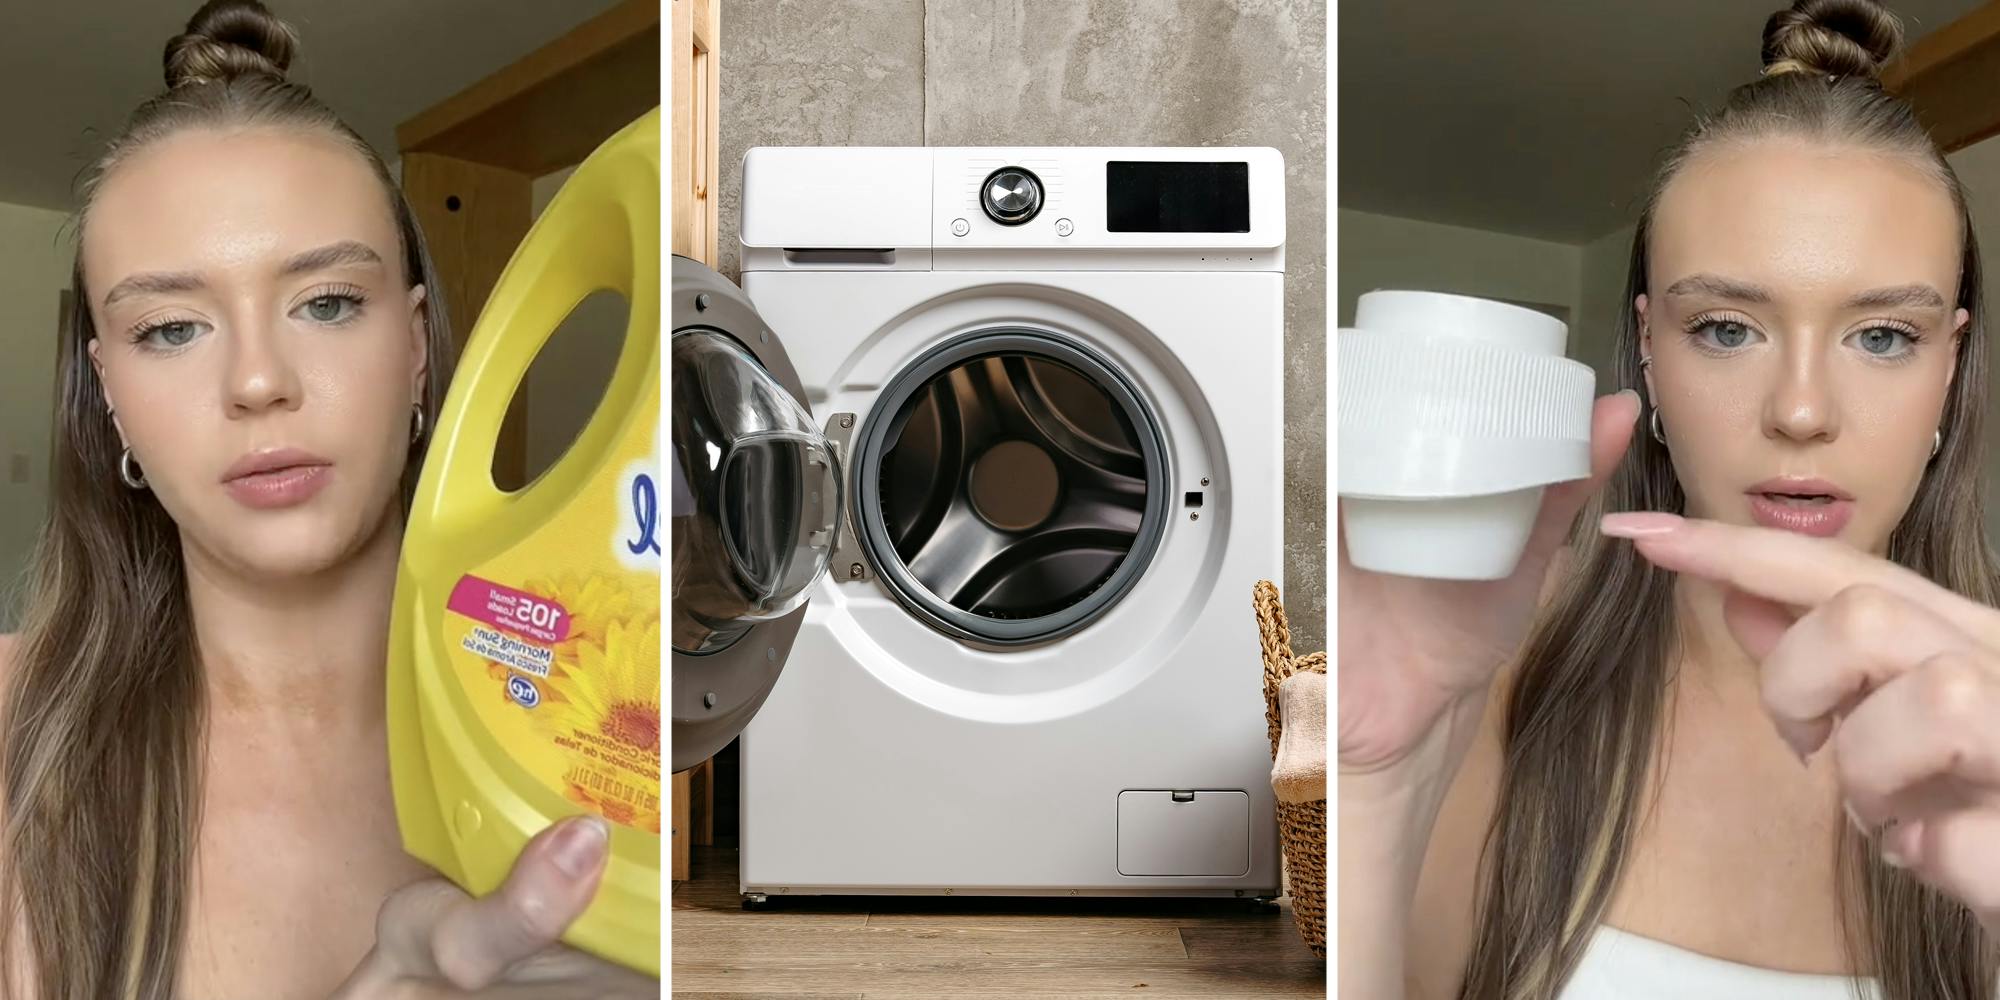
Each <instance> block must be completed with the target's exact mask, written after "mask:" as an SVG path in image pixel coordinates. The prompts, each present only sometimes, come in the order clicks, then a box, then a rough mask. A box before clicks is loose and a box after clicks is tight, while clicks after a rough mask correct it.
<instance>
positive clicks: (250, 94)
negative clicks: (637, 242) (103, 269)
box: [0, 0, 452, 1000]
mask: <svg viewBox="0 0 2000 1000" xmlns="http://www.w3.org/2000/svg"><path fill="white" fill-rule="evenodd" d="M295 46H296V38H295V36H294V35H293V34H292V31H291V29H290V28H289V27H288V26H286V25H285V24H284V23H283V22H282V21H279V20H277V19H276V18H275V17H273V16H272V15H271V13H270V12H269V11H268V10H266V9H265V8H264V7H263V6H262V5H261V4H259V3H256V2H254V0H217V2H211V3H209V4H208V5H206V6H204V7H203V8H201V10H200V11H198V12H197V13H196V14H195V15H194V17H193V19H192V20H190V21H189V23H188V27H187V32H186V33H185V34H183V35H180V36H178V37H176V38H174V39H173V40H172V41H171V42H169V43H168V45H167V51H166V58H165V63H166V76H167V84H168V89H167V90H166V91H165V92H164V93H162V94H160V95H159V96H157V97H154V98H153V99H151V100H148V101H147V102H145V103H144V104H142V105H140V106H139V108H138V109H137V110H136V111H134V112H133V114H132V117H131V120H130V122H129V123H128V124H127V126H126V128H125V129H124V131H123V132H122V134H120V135H119V136H118V138H116V139H115V140H113V142H112V143H111V144H110V146H109V148H108V149H107V151H106V152H105V153H104V155H103V157H102V158H101V159H100V160H99V161H98V162H97V163H96V164H95V165H94V166H93V167H92V168H91V169H90V170H89V171H88V172H87V173H86V175H85V179H84V181H83V184H82V201H83V209H82V212H81V213H80V214H79V219H81V218H82V216H83V214H87V213H88V212H89V206H90V199H91V196H92V194H93V193H94V192H95V191H96V189H97V188H98V186H99V185H100V184H101V182H102V180H103V178H104V177H105V176H106V175H108V174H109V173H110V172H112V171H113V170H115V169H116V167H117V165H118V164H119V163H120V162H122V161H123V160H124V159H126V158H128V157H130V156H131V155H132V154H133V153H135V152H136V151H138V150H141V149H144V148H146V147H147V146H150V145H152V144H153V143H156V142H158V141H160V140H161V139H163V138H166V137H167V136H171V135H174V134H177V133H181V132H183V131H186V130H190V129H235V128H274V129H283V130H290V131H297V132H305V133H310V134H321V135H327V136H332V137H334V138H336V139H338V140H340V141H341V142H342V143H343V144H344V145H345V146H346V147H348V148H349V149H351V150H352V151H353V154H354V155H356V156H359V157H361V158H362V159H363V160H365V161H366V162H367V163H368V165H369V167H370V168H371V169H372V171H373V172H374V174H375V176H376V178H377V179H378V180H379V181H380V182H381V185H382V192H383V196H384V197H385V198H386V199H388V203H389V206H390V208H391V211H392V212H393V213H394V216H395V220H396V225H397V228H398V230H399V231H400V234H401V242H402V260H401V264H402V270H403V275H404V280H405V281H406V283H408V284H410V285H415V284H418V283H421V284H423V285H425V286H426V288H427V291H428V294H427V295H426V297H425V299H424V305H423V309H424V317H425V321H426V323H427V324H428V327H429V335H428V341H427V343H428V350H429V359H428V370H429V376H428V379H427V381H426V386H425V390H424V398H423V400H422V404H421V405H422V409H423V414H424V423H425V426H428V427H435V426H436V416H437V413H438V408H439V404H440V402H441V401H442V399H443V395H444V391H445V387H446V385H447V383H448V382H449V380H450V372H451V362H452V340H451V334H450V330H449V326H448V324H447V318H446V315H445V310H444V297H443V294H442V289H441V288H440V287H439V285H438V279H437V272H436V269H435V268H433V267H432V265H431V260H430V255H429V253H428V251H427V250H426V248H425V246H424V240H423V233H422V231H421V230H420V229H419V228H418V226H417V222H416V218H415V216H414V215H413V214H412V212H411V210H410V206H409V204H408V202H407V201H405V199H404V198H403V195H402V192H401V191H400V190H399V189H398V188H397V187H396V184H395V182H394V181H393V180H392V179H391V178H390V176H389V173H388V170H387V169H386V168H385V167H384V165H383V163H382V160H381V158H380V157H379V156H377V155H376V154H375V152H374V151H373V150H372V149H371V148H370V147H369V146H368V144H367V143H366V142H365V141H364V140H363V139H362V138H361V137H360V136H359V135H357V134H356V133H355V132H354V131H353V130H352V129H350V128H348V126H347V125H345V124H344V123H342V122H341V120H340V119H339V118H338V117H337V116H335V115H334V114H333V112H332V111H330V110H328V109H327V108H326V106H325V105H323V104H321V103H320V102H319V101H318V100H317V99H316V98H314V97H313V96H312V94H311V92H310V91H309V90H307V89H306V88H305V87H303V86H300V85H298V84H295V83H292V82H289V81H287V80H286V79H285V78H284V71H285V68H286V67H287V66H288V65H289V62H290V59H291V54H292V51H293V49H294V47H295ZM100 222H101V224H102V225H105V226H115V225H116V224H117V223H116V221H115V220H100ZM83 229H84V227H83V226H81V225H78V226H77V227H76V230H77V233H78V246H77V253H76V264H75V266H74V268H73V269H72V278H71V281H72V288H73V289H74V300H75V303H76V305H75V308H74V309H73V310H72V311H71V313H70V317H69V322H68V325H67V327H66V328H65V329H64V331H63V336H62V344H61V348H60V351H59V354H58V358H57V372H56V412H55V441H54V471H53V494H52V497H51V500H50V503H49V507H48V515H47V520H46V522H45V524H44V526H43V530H42V535H41V540H40V543H39V545H38V547H37V549H36V552H35V557H34V568H33V570H32V572H31V574H30V576H29V578H28V588H29V589H28V592H27V597H28V601H27V608H26V613H25V616H24V620H23V629H22V633H21V637H20V641H19V643H18V645H17V646H16V648H15V652H14V656H13V663H12V665H11V672H10V674H9V675H8V677H7V678H6V691H5V702H4V712H5V714H4V716H0V718H4V720H5V723H6V730H5V734H4V739H3V740H0V788H4V803H5V823H6V827H5V838H4V846H0V899H4V900H6V902H7V906H8V908H9V913H8V917H9V919H7V920H6V921H4V923H0V966H4V965H5V964H6V963H7V962H8V961H26V962H27V963H29V967H28V969H27V970H26V971H27V972H28V975H26V976H23V975H21V971H22V970H11V971H10V970H6V969H4V968H0V981H4V982H5V983H6V984H7V986H6V992H7V993H8V994H9V995H11V994H12V992H13V989H12V986H13V984H14V983H16V982H19V981H22V980H30V981H33V982H35V983H36V984H37V986H36V990H35V993H36V995H37V996H38V997H43V998H57V1000H103V998H107V997H125V998H138V997H145V998H154V997H170V996H173V995H174V990H175V981H176V977H177V974H178V971H179V965H180V957H181V950H182V942H183V936H184V932H185V918H186V908H187V900H188V894H189V869H190V864H191V858H192V854H193V851H194V845H195V843H196V839H197V831H198V826H199V821H200V816H199V812H200V803H201V790H200V789H201V780H202V779H201V760H202V747H203V739H204V726H205V720H206V704H205V698H204V688H203V683H202V673H201V667H200V652H199V650H198V649H197V647H196V637H195V634H194V627H193V621H192V615H191V612H190V610H189V605H188V593H187V579H186V574H185V565H184V563H183V560H182V553H181V541H180V535H179V532H178V530H177V528H176V527H175V524H174V522H173V520H172V518H170V517H169V516H168V514H167V512H166V510H165V509H164V508H162V507H161V506H160V503H159V501H158V500H157V499H155V498H154V496H153V495H152V493H151V492H149V491H145V490H133V489H128V488H126V486H125V485H124V484H123V483H122V481H121V480H120V477H119V459H120V454H121V445H120V443H119V437H118V434H117V431H116V429H115V428H114V427H113V425H112V423H111V419H110V417H109V415H108V413H107V406H106V402H105V397H104V391H103V387H102V386H101V385H100V384H99V382H98V379H97V377H96V374H95V372H94V370H93V368H92V366H91V363H90V354H89V344H90V342H91V340H92V339H93V338H94V337H96V336H97V330H96V327H95V325H94V324H93V322H92V320H91V311H90V307H89V302H90V294H89V291H88V289H87V286H86V283H85V280H84V272H83V248H82V233H83ZM425 440H426V441H427V440H428V438H426V439H425ZM422 459H423V451H422V445H421V444H419V445H417V446H414V447H412V449H411V452H410V456H409V464H408V467H407V468H406V470H405V472H404V475H403V480H402V493H401V495H402V500H403V505H404V508H405V509H407V506H408V502H409V498H410V495H411V492H412V491H413V489H414V486H415V483H416V478H417V476H418V474H419V472H420V470H421V467H422ZM23 937H24V939H22V938H23Z"/></svg>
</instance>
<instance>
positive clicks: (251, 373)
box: [82, 129, 426, 578]
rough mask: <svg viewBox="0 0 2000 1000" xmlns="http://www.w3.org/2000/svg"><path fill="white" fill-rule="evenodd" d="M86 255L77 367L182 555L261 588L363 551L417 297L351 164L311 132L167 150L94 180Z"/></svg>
mask: <svg viewBox="0 0 2000 1000" xmlns="http://www.w3.org/2000/svg"><path fill="white" fill-rule="evenodd" d="M82 238H83V268H84V284H85V287H86V288H87V290H88V294H89V302H88V305H89V308H90V310H91V315H92V319H93V321H94V323H95V325H96V330H97V338H96V339H95V340H93V341H92V342H91V344H90V353H91V357H92V358H93V359H94V362H95V364H96V366H97V369H98V374H99V376H100V378H101V379H102V382H103V385H104V391H105V398H106V400H107V402H108V403H109V404H110V406H111V408H112V410H113V413H114V417H113V419H114V420H115V421H116V423H117V425H118V428H119V433H120V435H121V436H122V437H123V438H124V440H125V442H126V444H127V445H128V446H129V447H130V448H131V449H132V454H133V459H134V461H135V462H136V463H137V464H138V465H139V467H140V469H141V470H142V473H143V475H144V476H145V478H146V481H147V483H148V488H149V489H151V490H152V491H153V493H154V494H156V495H157V496H158V497H159V500H160V503H161V505H162V506H164V507H165V508H166V510H167V512H168V514H170V515H171V516H172V517H173V518H174V521H175V522H176V523H177V524H178V525H179V526H180V529H181V534H182V537H183V539H184V540H185V542H186V544H188V545H189V546H192V547H196V548H198V549H199V550H200V551H201V554H203V555H206V556H208V557H209V558H210V559H212V560H213V561H215V562H217V563H220V564H221V565H224V566H226V567H229V568H230V569H232V570H234V571H236V572H241V573H246V574H248V575H251V576H255V577H265V578H273V577H287V576H297V575H300V574H306V573H311V572H316V571H318V570H322V569H325V568H327V567H329V566H332V565H334V564H336V563H338V562H339V561H341V559H342V558H343V557H345V556H347V555H348V554H350V553H352V552H353V551H355V550H356V549H358V548H360V547H361V546H362V545H364V544H365V543H366V542H368V541H369V540H370V539H371V538H373V537H375V535H376V533H377V532H378V531H379V530H381V529H382V527H383V525H384V524H385V518H386V516H387V515H388V514H389V513H390V512H391V511H392V510H393V506H394V503H395V497H396V492H397V489H398V485H399V480H400V478H401V476H402V472H403V469H404V466H405V464H406V462H407V460H408V457H409V449H410V433H411V427H412V420H413V415H412V412H411V407H412V404H413V403H415V402H416V401H418V400H420V399H421V398H423V397H422V386H423V380H424V373H425V361H426V358H425V327H424V319H423V312H422V308H421V306H422V301H423V296H424V295H425V290H424V289H423V288H422V287H421V286H418V287H415V288H412V287H410V286H409V285H408V284H406V282H405V278H404V275H403V271H402V266H401V261H402V259H403V254H402V252H401V242H400V239H399V234H398V229H397V226H396V222H395V220H394V218H393V216H392V214H391V209H390V206H389V201H388V199H387V198H386V197H385V196H384V192H383V190H382V186H381V183H380V181H378V180H377V179H376V177H375V176H374V174H373V172H372V171H371V169H370V168H369V166H368V164H367V163H366V161H364V160H363V159H362V158H361V156H360V155H359V154H357V153H356V152H355V151H354V150H352V149H350V148H348V147H346V146H345V145H343V144H341V143H340V142H339V141H338V140H336V139H334V138H333V137H330V136H323V135H318V134H313V133H307V132H300V131H285V130H275V129H252V130H239V131H229V132H222V131H211V130H193V131H188V132H183V133H180V134H177V135H174V136H171V137H169V138H167V139H164V140H162V141H160V142H158V143H155V144H153V145H151V146H148V147H145V148H143V149H142V150H140V151H139V152H138V153H137V154H135V155H133V156H132V157H131V158H129V159H127V160H125V161H124V162H123V163H121V164H120V165H119V166H118V167H116V168H115V169H114V170H113V171H112V172H111V174H110V175H109V176H108V177H106V178H105V179H104V181H103V183H102V185H101V186H100V187H99V189H98V192H97V196H96V198H95V199H94V200H93V202H92V204H91V207H90V211H89V213H88V215H87V218H86V221H85V224H84V229H83V234H82ZM104 474H105V475H106V476H107V477H109V476H112V475H115V474H116V473H115V470H112V469H106V470H104Z"/></svg>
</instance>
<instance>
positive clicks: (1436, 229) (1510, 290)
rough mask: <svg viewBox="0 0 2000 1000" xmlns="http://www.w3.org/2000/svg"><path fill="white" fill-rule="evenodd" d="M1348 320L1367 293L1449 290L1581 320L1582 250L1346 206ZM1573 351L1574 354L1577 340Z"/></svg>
mask: <svg viewBox="0 0 2000 1000" xmlns="http://www.w3.org/2000/svg"><path fill="white" fill-rule="evenodd" d="M1339 225H1340V254H1339V258H1340V259H1339V262H1338V264H1337V265H1336V267H1337V269H1338V275H1339V281H1338V283H1337V285H1336V287H1337V288H1338V289H1339V292H1340V303H1339V308H1338V309H1337V311H1336V313H1335V315H1336V316H1337V317H1338V318H1339V322H1340V323H1341V324H1342V325H1346V324H1349V323H1352V322H1354V303H1355V302H1356V300H1358V299H1359V298H1360V297H1361V295H1362V294H1363V293H1364V292H1369V291H1373V290H1375V289H1402V290H1412V291H1426V292H1451V293H1454V294H1458V295H1476V296H1479V297H1480V298H1487V299H1505V300H1508V301H1511V302H1522V303H1532V304H1536V305H1541V306H1553V307H1556V308H1557V309H1558V310H1560V311H1562V312H1564V313H1566V314H1567V318H1568V319H1569V320H1570V322H1571V325H1572V326H1574V325H1575V320H1576V316H1577V314H1578V301H1579V299H1578V297H1579V290H1580V288H1581V284H1582V262H1583V253H1582V250H1581V249H1580V248H1578V247H1574V246H1571V245H1569V244H1567V243H1552V242H1549V241H1547V240H1536V239H1528V238H1526V237H1522V236H1511V235H1508V234H1506V233H1494V232H1487V231H1485V230H1483V229H1466V228H1463V227H1460V226H1446V225H1439V224H1438V223H1435V222H1420V221H1418V220H1415V219H1403V218H1397V217H1395V216H1389V215H1375V214H1373V213H1370V212H1360V211H1355V210H1354V209H1350V208H1343V209H1341V210H1340V214H1339ZM1570 353H1571V354H1572V355H1574V354H1575V353H1576V350H1575V345H1574V343H1572V345H1571V351H1570Z"/></svg>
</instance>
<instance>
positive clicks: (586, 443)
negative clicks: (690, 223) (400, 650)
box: [412, 107, 660, 535]
mask: <svg viewBox="0 0 2000 1000" xmlns="http://www.w3.org/2000/svg"><path fill="white" fill-rule="evenodd" d="M659 272H660V109H659V108H657V107H656V108H654V109H653V110H651V111H649V112H647V113H646V114H645V115H643V116H641V117H640V118H639V119H638V120H636V121H634V122H633V123H632V124H630V125H627V126H626V127H625V128H623V129H621V130H619V132H618V133H617V134H616V135H613V136H612V137H611V138H610V139H607V140H605V142H604V144H603V145H601V146H599V147H598V148H597V149H596V150H595V151H594V152H592V153H591V154H590V156H589V157H587V158H585V159H584V161H583V163H582V164H580V165H579V166H578V167H577V168H576V171H575V173H574V174H572V175H571V177H570V178H569V179H568V181H566V182H565V183H564V185H563V187H562V189H561V190H560V191H559V192H557V194H556V196H555V198H554V200H552V201H551V202H550V204H549V206H548V208H547V209H546V210H545V211H544V212H543V213H542V215H541V217H540V218H539V219H537V220H536V222H535V224H534V225H533V226H532V227H531V228H530V229H529V230H528V235H527V237H526V238H525V239H524V240H522V242H521V245H520V247H519V248H518V249H516V250H515V252H514V256H513V257H512V259H510V260H509V261H508V262H507V267H506V269H505V270H503V271H502V272H501V274H500V280H499V281H498V282H497V283H495V285H494V287H493V293H492V295H491V296H490V297H489V298H488V299H487V301H486V305H485V308H484V309H482V310H481V311H480V314H479V320H478V322H477V323H476V324H475V325H474V326H473V329H472V333H471V336H470V337H468V338H467V340H466V345H465V352H464V354H463V356H462V357H461V358H460V359H459V363H458V369H457V375H456V376H455V377H454V379H453V384H452V387H451V390H450V391H449V393H448V394H447V396H446V399H445V403H444V407H443V410H442V412H441V413H440V416H439V419H438V432H437V434H436V436H435V437H434V438H433V442H432V449H433V450H434V451H435V450H437V449H440V448H441V449H442V450H443V454H442V455H439V456H434V458H433V460H432V461H431V463H430V465H429V467H427V468H426V469H425V471H424V477H423V480H422V482H421V484H420V486H419V489H418V507H417V509H416V510H415V511H413V512H412V519H413V520H415V519H419V518H421V519H425V520H427V522H428V524H429V526H430V527H431V529H432V530H434V531H436V532H439V533H440V534H443V535H456V534H459V533H460V532H464V531H476V530H479V526H480V525H482V524H486V523H489V522H490V520H491V519H492V518H494V517H496V516H499V515H501V514H502V513H503V512H505V511H506V510H507V509H508V508H509V507H510V506H511V505H514V504H519V503H524V502H530V501H531V500H532V499H533V498H534V496H535V494H536V493H537V491H538V487H541V486H543V485H544V480H557V481H567V480H568V478H569V477H565V476H556V475H553V473H555V472H556V471H557V470H559V469H561V468H563V467H564V466H568V465H572V464H576V463H582V464H584V465H586V466H589V467H594V466H596V465H597V464H598V463H600V462H601V461H603V460H604V458H605V456H606V455H607V454H608V453H609V451H610V449H612V448H613V447H615V446H616V445H617V443H618V432H619V430H620V427H619V422H620V420H621V418H623V417H624V416H625V415H627V414H631V413H635V412H639V409H638V407H637V404H638V403H639V402H640V394H641V393H644V392H647V391H657V379H658V365H659V342H660V287H659ZM600 290H610V291H614V292H617V293H619V294H620V295H622V296H623V297H624V298H625V300H626V302H627V304H628V306H629V309H630V312H629V317H630V318H629V321H628V324H627V327H626V333H625V346H624V348H623V349H622V350H621V351H620V353H619V356H618V362H617V366H616V368H615V369H614V371H613V373H612V376H611V382H610V384H609V385H608V386H607V387H606V389H605V394H604V398H603V401H602V402H601V403H600V404H599V405H598V408H597V410H596V412H595V413H594V414H593V415H592V417H591V419H590V422H589V423H588V424H587V425H585V427H584V429H583V431H582V432H581V433H580V434H579V435H578V437H577V440H576V442H575V443H574V444H573V445H571V446H570V449H569V451H568V452H566V453H565V454H564V456H563V457H562V458H561V459H560V460H559V461H558V463H557V465H556V467H555V468H554V469H551V470H550V474H545V475H544V476H543V477H541V478H540V479H538V480H537V481H536V482H534V483H531V484H529V485H528V486H527V487H526V488H525V489H523V490H521V491H520V492H518V493H508V492H505V491H502V490H501V489H500V488H499V487H498V485H496V484H495V483H494V481H493V472H492V469H493V456H494V453H495V451H496V446H497V444H498V441H499V436H500V427H501V423H502V421H503V420H504V419H505V417H506V413H507V408H508V404H509V403H510V402H511V401H512V400H513V397H514V394H515V392H516V391H517V390H518V389H519V387H520V385H521V383H522V381H523V380H524V379H525V378H526V377H527V373H528V367H529V365H530V364H532V363H533V361H534V359H535V356H536V355H538V354H539V353H541V350H542V348H543V346H545V345H546V344H547V343H548V341H549V339H550V338H551V337H552V336H553V335H554V334H555V331H556V329H557V328H558V327H559V326H560V324H561V323H562V321H563V319H564V318H566V317H567V316H568V315H569V313H570V311H571V310H572V309H574V308H575V307H576V305H577V303H579V302H581V301H582V300H583V299H584V298H585V297H586V296H588V295H590V294H591V293H593V292H596V291H600Z"/></svg>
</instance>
